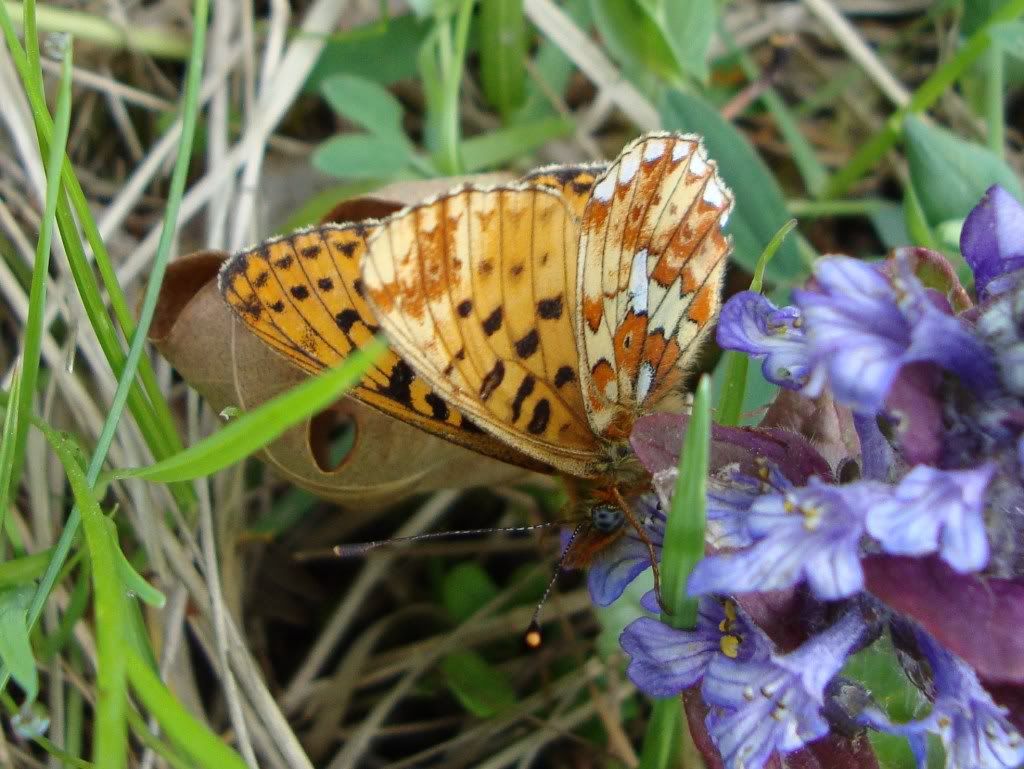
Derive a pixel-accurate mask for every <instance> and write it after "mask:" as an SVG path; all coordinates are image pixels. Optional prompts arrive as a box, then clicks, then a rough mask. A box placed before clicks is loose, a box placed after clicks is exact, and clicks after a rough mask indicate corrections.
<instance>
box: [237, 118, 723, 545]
mask: <svg viewBox="0 0 1024 769" xmlns="http://www.w3.org/2000/svg"><path fill="white" fill-rule="evenodd" d="M732 204H733V200H732V195H731V193H730V192H729V191H728V189H727V188H726V187H725V186H724V185H723V184H722V182H721V180H720V179H719V177H718V174H717V171H716V168H715V165H714V163H713V161H709V160H708V159H707V157H706V155H705V153H704V150H703V147H702V146H701V143H700V140H699V138H698V137H695V136H690V135H681V134H670V133H664V134H648V135H645V136H642V137H640V138H639V139H637V140H635V141H633V142H631V143H630V144H629V145H627V146H626V147H625V148H624V149H623V151H622V153H621V154H620V155H619V157H618V158H617V159H616V160H615V161H613V162H612V163H609V164H586V165H580V166H563V167H559V166H555V167H546V168H540V169H537V170H536V171H534V172H532V173H530V174H528V175H527V176H526V177H524V178H523V179H522V180H520V181H519V182H518V183H515V184H506V185H498V186H494V187H486V188H481V187H476V186H472V185H465V186H462V187H457V188H455V189H454V190H451V191H450V192H448V193H445V194H443V195H440V196H438V197H435V198H431V199H428V200H425V201H423V202H421V203H418V204H416V205H413V206H410V207H407V208H404V209H402V210H400V211H398V212H396V213H393V214H391V215H389V216H387V217H385V218H383V219H380V220H376V221H370V222H363V223H360V224H349V225H327V226H324V227H320V228H312V229H310V230H306V231H303V232H300V233H296V234H294V235H292V236H288V237H286V238H283V239H278V240H275V241H271V242H269V243H268V244H264V245H263V246H261V247H259V248H257V249H253V250H250V251H248V252H245V253H243V254H239V255H237V256H235V257H233V258H232V260H230V261H229V262H228V263H227V265H226V266H225V268H224V270H223V271H222V274H221V288H222V291H223V292H224V295H225V297H226V298H227V300H228V302H229V303H230V304H231V305H232V306H233V307H234V308H235V310H236V312H237V313H238V315H239V316H240V317H241V318H242V320H243V321H244V322H245V323H246V324H247V325H248V326H249V327H250V328H251V329H252V330H254V331H255V332H256V333H257V334H259V335H260V336H261V338H263V339H265V340H266V341H267V342H268V344H270V345H271V346H273V347H274V348H275V349H277V350H278V351H280V352H282V353H283V354H285V355H286V356H288V357H289V358H290V359H291V360H293V362H295V363H296V365H299V366H301V367H303V368H305V369H306V370H309V371H316V370H320V369H322V368H326V367H328V366H331V365H336V363H338V362H339V361H340V360H341V359H343V358H344V356H345V355H346V354H347V353H348V352H349V351H351V350H352V349H353V348H357V347H361V346H363V345H365V344H366V343H367V341H368V340H369V338H371V337H372V336H373V334H374V333H375V332H376V331H377V330H378V328H379V329H380V330H381V331H383V333H384V334H385V335H386V336H387V339H388V341H389V344H390V346H391V350H392V351H393V352H391V353H389V356H388V357H387V358H386V359H385V360H383V361H381V362H379V363H378V364H377V366H376V367H374V368H373V369H371V371H370V372H368V374H367V375H366V377H365V378H364V380H363V382H362V383H361V384H360V385H359V387H357V388H356V389H355V390H354V391H353V395H354V396H355V397H356V398H359V399H360V400H363V401H364V402H366V403H369V404H370V405H372V406H374V407H376V408H379V409H380V410H382V411H385V412H386V413H389V414H391V415H393V416H395V417H397V418H399V419H403V420H405V421H407V422H409V423H411V424H414V425H416V426H418V427H420V428H422V429H424V430H427V431H428V432H431V433H433V434H435V435H439V436H441V437H443V438H446V439H448V440H452V441H455V442H458V443H461V444H462V445H466V446H469V447H470V448H473V449H474V450H477V451H480V452H481V453H484V454H487V455H490V456H494V457H496V458H498V459H502V460H504V461H508V462H512V463H514V464H519V465H521V466H524V467H528V468H530V469H538V470H547V471H554V472H558V473H560V474H562V475H563V476H566V477H568V478H572V479H578V480H579V481H581V483H582V485H583V486H584V487H585V491H584V493H583V494H582V495H581V500H582V501H583V503H584V504H586V505H588V506H589V507H590V508H591V509H592V510H596V509H597V507H598V506H601V505H607V506H614V507H618V508H619V509H621V508H623V507H624V506H625V507H626V508H628V503H626V502H625V501H624V500H626V499H629V498H631V497H633V496H636V495H637V494H639V493H641V492H642V491H643V490H644V489H645V488H646V486H647V485H648V481H649V479H648V477H647V475H646V473H645V471H643V469H642V467H640V465H639V463H638V462H637V460H636V459H635V457H633V456H632V452H631V451H630V449H629V444H628V438H629V434H630V432H631V430H632V427H633V425H634V423H635V422H636V420H637V418H639V417H640V416H641V415H643V414H646V413H649V412H651V411H653V410H655V409H656V408H657V407H659V406H660V405H662V404H663V403H664V402H665V400H666V399H667V398H668V397H669V396H670V395H671V394H672V393H674V392H678V391H680V390H681V388H682V382H683V380H684V377H685V374H686V367H687V366H688V365H689V364H690V363H692V361H693V360H694V358H695V355H696V352H697V349H698V346H699V343H700V341H701V339H702V338H703V337H704V335H705V334H706V333H707V331H708V330H709V328H710V326H711V324H712V322H713V320H714V318H715V317H716V315H717V310H718V307H719V302H720V298H719V290H720V285H721V280H722V276H723V273H724V269H725V263H726V257H727V254H728V250H729V244H728V240H727V238H726V237H725V236H724V234H723V233H722V227H723V226H724V224H725V221H726V219H727V217H728V214H729V212H730V210H731V208H732ZM325 286H326V287H327V288H325ZM624 512H625V513H626V514H627V516H630V515H631V513H630V512H629V510H628V509H626V510H625V511H624ZM630 522H631V523H635V522H634V521H630ZM621 529H622V527H621V525H620V526H619V527H618V528H617V529H616V530H602V529H601V527H600V526H596V525H593V524H592V523H588V524H587V531H586V532H583V535H582V536H580V537H577V540H578V543H579V544H578V545H574V547H578V548H579V558H578V560H580V561H583V560H587V559H588V558H589V557H590V556H589V555H588V553H590V552H591V551H594V552H596V551H597V550H599V549H600V547H604V546H607V544H608V542H609V541H612V540H613V539H614V538H616V537H618V536H621Z"/></svg>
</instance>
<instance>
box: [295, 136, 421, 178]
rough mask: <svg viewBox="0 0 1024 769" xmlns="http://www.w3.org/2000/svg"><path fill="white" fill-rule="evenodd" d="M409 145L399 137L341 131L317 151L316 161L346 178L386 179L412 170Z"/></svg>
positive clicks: (323, 169)
mask: <svg viewBox="0 0 1024 769" xmlns="http://www.w3.org/2000/svg"><path fill="white" fill-rule="evenodd" d="M411 159H412V150H411V149H410V148H409V145H408V144H407V143H406V142H405V141H404V140H400V139H399V138H397V137H385V136H373V135H371V134H340V135H338V136H335V137H333V138H331V139H328V140H327V141H325V142H324V143H323V144H321V145H320V146H319V147H317V148H316V151H315V152H314V153H313V165H314V166H316V167H317V168H319V169H320V170H321V171H323V172H324V173H328V174H333V175H334V176H340V177H343V178H346V179H382V178H390V177H395V176H399V175H401V174H403V173H408V171H409V163H410V161H411Z"/></svg>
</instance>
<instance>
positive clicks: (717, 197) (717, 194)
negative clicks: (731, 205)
mask: <svg viewBox="0 0 1024 769" xmlns="http://www.w3.org/2000/svg"><path fill="white" fill-rule="evenodd" d="M704 202H705V203H708V204H710V205H712V206H714V207H715V208H718V207H719V206H720V205H722V203H724V202H725V193H724V192H722V185H720V184H719V183H718V179H716V178H715V177H714V176H712V177H711V178H710V179H708V183H707V184H705V185H704Z"/></svg>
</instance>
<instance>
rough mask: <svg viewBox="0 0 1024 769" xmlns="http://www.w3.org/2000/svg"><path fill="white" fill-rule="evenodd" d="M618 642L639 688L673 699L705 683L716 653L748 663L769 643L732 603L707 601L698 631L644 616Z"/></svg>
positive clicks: (700, 612)
mask: <svg viewBox="0 0 1024 769" xmlns="http://www.w3.org/2000/svg"><path fill="white" fill-rule="evenodd" d="M619 644H620V645H621V646H622V649H623V651H625V652H626V654H628V655H630V657H631V659H630V662H629V667H628V668H627V669H626V674H627V675H628V676H629V679H630V680H631V681H632V682H633V683H634V684H636V686H637V688H639V689H640V690H641V691H643V692H645V693H646V694H648V695H650V696H651V697H672V696H674V695H677V694H679V693H680V692H682V691H684V690H685V689H689V688H690V687H691V686H693V685H694V684H695V683H697V682H698V681H700V680H701V679H702V678H703V677H704V671H705V670H707V667H708V665H709V664H710V663H711V660H712V659H713V658H714V657H715V655H724V656H726V657H728V658H729V659H749V658H750V657H751V656H752V655H753V654H755V653H756V651H757V650H758V649H764V648H766V644H767V641H766V640H765V639H764V637H763V636H762V635H761V634H760V632H759V631H756V630H754V629H753V628H752V626H751V625H750V623H749V622H748V621H747V620H746V618H745V617H743V616H742V615H740V614H739V612H738V611H737V608H736V604H735V603H733V602H732V601H731V600H727V599H726V600H720V599H718V598H713V597H705V598H702V599H701V600H700V606H699V609H698V613H697V625H696V627H695V628H694V629H693V630H678V629H676V628H673V627H669V626H668V625H666V624H664V623H662V622H660V621H659V620H656V619H652V618H651V617H641V618H640V619H637V620H634V621H633V622H631V623H630V624H629V625H627V626H626V629H625V630H623V631H622V635H621V636H619Z"/></svg>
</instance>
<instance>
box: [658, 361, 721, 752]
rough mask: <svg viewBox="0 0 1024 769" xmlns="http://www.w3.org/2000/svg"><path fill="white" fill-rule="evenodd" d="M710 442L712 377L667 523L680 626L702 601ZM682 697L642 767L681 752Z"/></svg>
mask: <svg viewBox="0 0 1024 769" xmlns="http://www.w3.org/2000/svg"><path fill="white" fill-rule="evenodd" d="M710 445H711V380H710V379H709V378H708V377H706V376H703V377H701V380H700V383H699V384H698V385H697V392H696V393H695V394H694V398H693V410H692V412H691V413H690V424H689V427H688V428H687V430H686V438H685V439H684V441H683V451H682V454H680V456H679V477H678V479H677V480H676V490H675V494H674V495H673V497H672V510H671V512H670V513H669V516H668V522H667V523H666V524H665V544H664V547H663V548H662V558H661V597H662V600H663V601H664V604H665V607H666V608H668V609H669V610H671V612H672V613H671V614H668V613H663V614H662V615H661V620H662V622H665V623H667V624H669V625H671V626H673V627H677V628H681V629H690V628H693V627H694V625H695V624H696V622H697V600H696V599H694V598H690V597H689V596H687V594H686V580H687V578H688V577H689V575H690V572H691V571H693V567H694V566H696V565H697V562H698V561H699V560H700V559H701V558H703V557H704V525H705V507H706V498H705V494H706V489H707V476H708V467H709V456H710ZM682 707H683V705H682V700H680V699H679V697H671V698H668V699H664V700H658V701H657V702H655V704H654V713H653V714H652V716H651V722H650V725H649V727H648V729H647V735H646V737H645V739H644V745H643V757H642V759H641V762H640V766H641V768H642V769H666V767H668V766H669V765H670V761H671V758H672V756H673V754H675V753H677V752H678V747H679V736H680V727H681V725H682V722H683V714H682Z"/></svg>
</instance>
